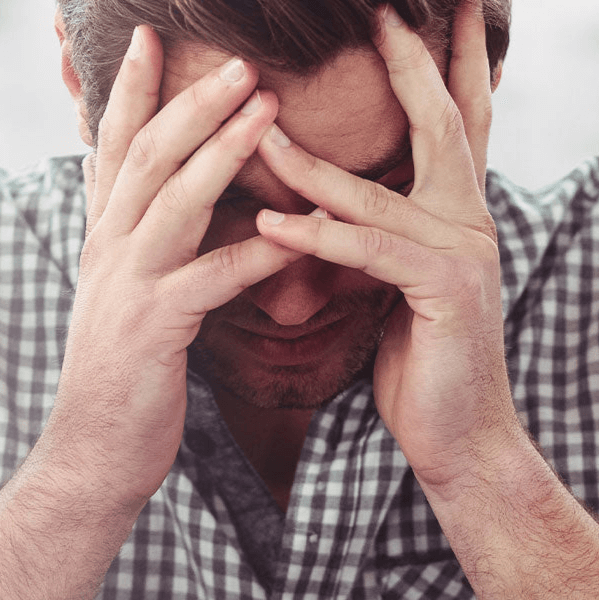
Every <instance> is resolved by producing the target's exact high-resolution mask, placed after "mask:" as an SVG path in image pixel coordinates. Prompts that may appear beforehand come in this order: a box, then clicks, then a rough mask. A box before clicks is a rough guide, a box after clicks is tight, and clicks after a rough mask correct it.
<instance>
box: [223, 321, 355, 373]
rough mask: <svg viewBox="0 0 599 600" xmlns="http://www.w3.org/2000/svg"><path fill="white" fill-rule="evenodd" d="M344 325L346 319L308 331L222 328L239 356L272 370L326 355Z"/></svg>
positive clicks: (308, 361) (233, 326)
mask: <svg viewBox="0 0 599 600" xmlns="http://www.w3.org/2000/svg"><path fill="white" fill-rule="evenodd" d="M348 322H349V317H347V316H346V317H343V318H341V319H338V320H336V321H333V322H332V323H329V324H326V325H321V326H319V327H317V328H315V329H311V330H308V331H305V329H304V328H302V327H301V326H289V327H278V328H277V329H276V330H263V331H255V330H250V329H248V328H246V327H241V326H237V325H235V324H233V323H231V322H227V323H223V325H224V327H225V328H226V330H227V331H226V335H227V336H230V337H231V338H232V339H233V340H235V342H236V343H237V344H236V345H237V347H239V348H240V349H241V350H242V352H244V353H247V354H250V355H251V356H253V357H254V358H257V359H258V360H259V361H261V362H265V363H267V364H271V365H274V366H293V365H304V364H309V363H312V362H314V361H317V360H318V359H319V358H321V357H323V356H324V355H326V354H327V353H328V352H329V351H330V350H331V349H332V348H333V347H334V345H335V342H336V341H337V340H338V339H339V338H340V337H341V334H342V332H343V331H344V330H345V328H346V327H347V325H348Z"/></svg>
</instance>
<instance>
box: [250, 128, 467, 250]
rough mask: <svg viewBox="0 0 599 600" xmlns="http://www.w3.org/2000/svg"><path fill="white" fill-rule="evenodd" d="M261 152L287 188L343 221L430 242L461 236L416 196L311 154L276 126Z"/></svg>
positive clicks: (264, 140) (440, 243) (260, 148)
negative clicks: (426, 208)
mask: <svg viewBox="0 0 599 600" xmlns="http://www.w3.org/2000/svg"><path fill="white" fill-rule="evenodd" d="M259 152H260V156H261V157H262V159H263V160H264V162H265V163H266V164H267V165H268V167H269V168H270V169H271V170H272V171H273V173H274V174H275V175H276V176H277V177H278V178H279V179H280V180H281V181H282V182H283V183H284V184H285V185H286V186H287V187H289V188H291V189H292V190H294V191H295V192H297V193H298V194H299V195H300V196H302V197H303V198H306V199H307V200H309V201H310V202H312V203H314V204H316V205H317V206H321V207H323V208H324V209H326V210H327V211H329V212H330V213H332V214H334V215H335V216H336V217H338V218H339V219H341V220H342V221H345V222H348V223H354V224H358V225H364V226H368V227H377V228H380V229H383V230H385V231H387V232H389V233H393V234H396V235H401V236H404V237H406V238H409V239H411V240H413V241H415V242H418V243H421V244H424V245H430V246H442V245H444V244H446V243H447V241H448V240H450V239H451V238H452V237H455V235H456V230H455V228H454V227H453V226H452V225H451V224H450V223H448V222H446V221H445V220H443V219H440V218H439V217H437V216H435V215H433V214H431V213H430V212H429V211H427V210H425V209H423V208H422V207H420V206H419V205H418V204H417V202H413V201H412V200H411V197H410V198H405V197H404V196H402V195H401V194H399V193H396V192H394V191H392V190H389V189H387V188H386V187H384V186H382V185H380V184H378V183H374V182H372V181H368V180H366V179H361V178H360V177H358V176H356V175H352V174H351V173H348V172H347V171H344V170H343V169H340V168H339V167H337V166H335V165H333V164H331V163H329V162H327V161H325V160H322V159H319V158H317V157H315V156H313V155H311V154H308V153H307V152H306V151H305V150H303V149H302V148H300V147H299V146H297V145H296V144H294V143H293V142H291V140H289V138H287V137H286V136H285V135H284V134H283V133H282V132H281V130H280V129H279V128H278V127H277V126H276V125H273V127H272V128H271V130H270V131H269V132H268V133H267V134H266V135H264V137H263V138H262V139H261V140H260V145H259Z"/></svg>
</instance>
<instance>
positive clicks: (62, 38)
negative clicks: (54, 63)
mask: <svg viewBox="0 0 599 600" xmlns="http://www.w3.org/2000/svg"><path fill="white" fill-rule="evenodd" d="M54 30H55V31H56V35H58V41H59V42H60V51H61V68H62V80H63V81H64V83H65V85H66V86H67V89H68V90H69V93H70V94H71V98H73V101H74V102H75V109H76V111H77V122H78V126H79V135H80V137H81V139H82V140H83V142H84V143H85V144H87V145H88V146H92V147H93V140H92V135H91V132H90V130H89V127H88V125H87V109H86V107H85V103H84V101H83V93H82V90H81V81H80V80H79V76H78V75H77V73H76V72H75V69H74V68H73V64H72V62H71V42H70V40H69V39H68V38H67V36H66V32H65V26H64V21H63V19H62V12H61V10H60V7H57V8H56V13H55V15H54Z"/></svg>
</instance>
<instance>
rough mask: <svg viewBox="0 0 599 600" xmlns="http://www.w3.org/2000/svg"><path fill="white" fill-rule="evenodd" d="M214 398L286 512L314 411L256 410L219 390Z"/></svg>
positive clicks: (242, 448) (237, 438)
mask: <svg viewBox="0 0 599 600" xmlns="http://www.w3.org/2000/svg"><path fill="white" fill-rule="evenodd" d="M215 397H216V402H217V404H218V406H219V409H220V411H221V415H222V417H223V419H224V421H225V423H226V424H227V427H228V428H229V431H230V432H231V435H232V436H233V438H234V439H235V441H236V442H237V445H238V446H239V447H240V448H241V450H242V451H243V453H244V454H245V456H246V458H247V459H248V461H249V462H250V464H251V465H252V467H253V468H254V469H255V471H256V472H257V473H258V475H259V476H260V478H261V479H262V480H263V481H264V484H265V485H266V487H267V488H268V490H269V491H270V493H271V495H272V496H273V498H274V500H275V502H276V503H277V505H278V506H279V508H280V509H281V510H282V511H283V512H286V511H287V506H288V505H289V499H290V496H291V488H292V486H293V481H294V478H295V471H296V469H297V465H298V463H299V460H300V456H301V452H302V448H303V446H304V441H305V439H306V434H307V431H308V427H309V426H310V421H311V418H312V415H313V414H314V410H304V409H283V408H272V409H270V408H260V407H255V406H251V405H249V404H247V403H245V402H243V401H240V400H237V399H234V398H231V396H230V395H229V394H227V393H222V391H221V390H218V392H216V393H215Z"/></svg>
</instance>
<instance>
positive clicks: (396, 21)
mask: <svg viewBox="0 0 599 600" xmlns="http://www.w3.org/2000/svg"><path fill="white" fill-rule="evenodd" d="M383 19H384V21H385V23H387V25H391V26H392V27H399V25H401V24H402V23H403V20H402V18H401V17H400V16H399V15H398V14H397V11H396V10H395V9H394V8H393V7H392V6H391V5H390V4H386V5H385V11H384V12H383Z"/></svg>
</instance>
